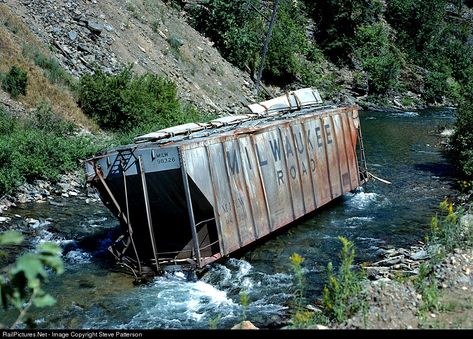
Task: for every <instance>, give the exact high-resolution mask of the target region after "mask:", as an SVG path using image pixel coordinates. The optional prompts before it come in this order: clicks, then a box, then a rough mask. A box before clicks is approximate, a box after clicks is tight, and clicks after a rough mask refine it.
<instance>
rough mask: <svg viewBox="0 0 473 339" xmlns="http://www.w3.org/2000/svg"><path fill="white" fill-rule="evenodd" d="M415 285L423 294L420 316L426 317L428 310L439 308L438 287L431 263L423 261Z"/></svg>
mask: <svg viewBox="0 0 473 339" xmlns="http://www.w3.org/2000/svg"><path fill="white" fill-rule="evenodd" d="M414 287H415V288H416V290H417V291H418V292H419V294H420V295H421V296H422V304H421V306H420V308H419V316H421V317H425V313H426V312H427V311H435V310H438V308H439V305H440V304H439V299H438V294H439V291H438V288H437V285H436V283H435V277H434V274H433V271H432V267H431V265H430V264H425V263H422V264H421V265H420V267H419V274H418V275H417V276H416V278H415V279H414Z"/></svg>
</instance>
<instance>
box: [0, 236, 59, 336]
mask: <svg viewBox="0 0 473 339" xmlns="http://www.w3.org/2000/svg"><path fill="white" fill-rule="evenodd" d="M22 242H23V236H22V235H21V234H20V233H19V232H16V231H6V232H4V233H2V234H0V245H1V246H13V245H19V244H21V243H22ZM0 255H2V256H3V255H5V253H3V252H2V251H0ZM49 270H51V271H52V272H54V273H56V274H62V273H63V272H64V266H63V262H62V259H61V248H60V247H59V246H57V245H56V244H53V243H42V244H40V245H38V247H37V248H36V250H35V251H34V252H29V253H25V254H22V255H21V256H20V257H18V258H17V259H16V260H15V262H13V263H12V264H10V265H8V266H6V267H3V268H2V271H1V273H0V305H1V306H2V307H3V309H5V310H7V309H8V308H9V307H11V306H13V307H14V308H16V309H17V310H18V316H17V318H16V320H15V321H14V322H13V323H12V324H10V325H9V327H10V328H16V327H17V326H18V325H20V324H23V323H26V325H27V326H29V327H33V326H34V324H33V321H32V320H31V319H30V318H29V317H28V310H29V309H30V308H31V307H32V306H35V307H39V308H41V307H47V306H51V305H54V303H55V302H56V300H55V299H54V297H53V296H51V295H50V294H48V293H46V292H45V291H44V290H43V289H42V284H43V283H44V282H45V281H46V280H47V278H48V275H49V273H48V271H49ZM5 326H7V324H1V323H0V328H3V327H5Z"/></svg>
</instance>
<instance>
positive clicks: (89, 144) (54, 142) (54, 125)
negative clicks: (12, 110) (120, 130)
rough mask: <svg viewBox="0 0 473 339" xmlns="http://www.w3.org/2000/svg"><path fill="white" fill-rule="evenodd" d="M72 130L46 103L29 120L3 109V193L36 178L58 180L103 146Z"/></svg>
mask: <svg viewBox="0 0 473 339" xmlns="http://www.w3.org/2000/svg"><path fill="white" fill-rule="evenodd" d="M73 130H74V129H73V127H72V126H71V125H70V124H69V123H66V122H64V121H62V120H61V119H59V118H57V117H56V116H55V115H54V113H52V112H51V111H50V109H49V108H48V107H47V106H46V105H44V104H43V105H41V106H39V107H38V109H37V110H36V111H35V112H34V114H33V118H32V119H30V120H26V119H23V120H20V119H14V118H13V117H11V116H10V115H9V114H8V113H6V112H5V111H4V110H3V111H2V110H0V163H1V164H2V166H0V194H4V193H12V192H13V191H14V189H15V188H16V187H18V186H19V185H21V184H23V183H25V182H27V181H30V180H33V179H48V180H55V179H57V178H58V176H59V175H60V174H61V173H65V172H68V171H72V170H75V169H76V168H77V167H78V165H79V160H80V159H83V158H85V157H87V156H89V155H91V154H93V153H94V152H96V151H98V149H100V148H101V147H103V146H104V145H101V144H100V143H99V142H97V140H94V139H92V138H90V137H85V136H78V135H76V134H74V133H73Z"/></svg>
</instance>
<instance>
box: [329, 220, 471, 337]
mask: <svg viewBox="0 0 473 339" xmlns="http://www.w3.org/2000/svg"><path fill="white" fill-rule="evenodd" d="M457 225H458V227H457V229H456V230H455V231H456V232H458V234H461V235H462V237H461V238H462V241H460V242H458V243H457V244H456V246H455V247H454V249H453V250H452V251H451V252H448V253H445V254H443V255H442V259H440V260H438V259H436V258H434V257H435V253H439V251H440V252H441V250H442V248H441V247H442V245H439V244H435V243H434V244H429V243H427V244H425V243H422V242H419V243H418V244H417V245H414V246H412V247H410V248H408V249H404V248H398V249H390V250H386V251H385V253H384V254H383V259H381V260H379V261H377V262H375V263H372V264H369V265H367V266H366V267H365V268H366V275H367V278H368V279H369V280H368V281H366V282H365V283H366V295H367V296H368V300H367V308H366V310H365V312H362V313H360V314H357V315H355V316H354V317H352V318H350V319H348V320H347V321H346V322H345V323H343V324H336V325H332V326H331V328H335V329H356V328H363V329H416V328H442V329H451V328H471V327H472V326H473V307H472V305H473V247H472V244H471V241H472V234H473V215H472V214H464V215H463V216H462V217H461V219H460V221H459V222H458V224H457ZM421 265H422V266H423V267H422V268H421ZM421 270H424V272H421ZM425 270H428V271H429V272H428V274H427V275H428V277H430V279H431V280H430V282H432V283H433V285H431V286H430V287H429V282H428V281H427V277H426V276H425V275H426V273H425ZM419 286H422V287H421V288H419ZM422 288H425V290H423V291H422V290H421V289H422ZM427 288H430V289H429V290H427Z"/></svg>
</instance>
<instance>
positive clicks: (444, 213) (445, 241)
mask: <svg viewBox="0 0 473 339" xmlns="http://www.w3.org/2000/svg"><path fill="white" fill-rule="evenodd" d="M463 214H464V209H463V207H461V206H460V207H458V208H457V209H456V210H455V209H454V207H453V204H452V203H451V202H450V203H449V202H448V201H447V200H444V201H442V202H441V203H440V212H439V213H437V214H436V215H435V216H434V217H432V220H431V223H430V235H429V236H427V240H428V241H429V242H430V244H431V245H434V246H431V247H432V248H434V249H435V253H433V257H434V259H435V260H439V259H441V258H443V256H444V255H445V253H450V252H452V251H453V250H454V249H455V248H456V247H458V246H461V245H462V244H465V243H466V244H470V243H471V241H472V240H473V226H472V225H468V224H465V223H461V222H460V220H461V217H462V216H463Z"/></svg>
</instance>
